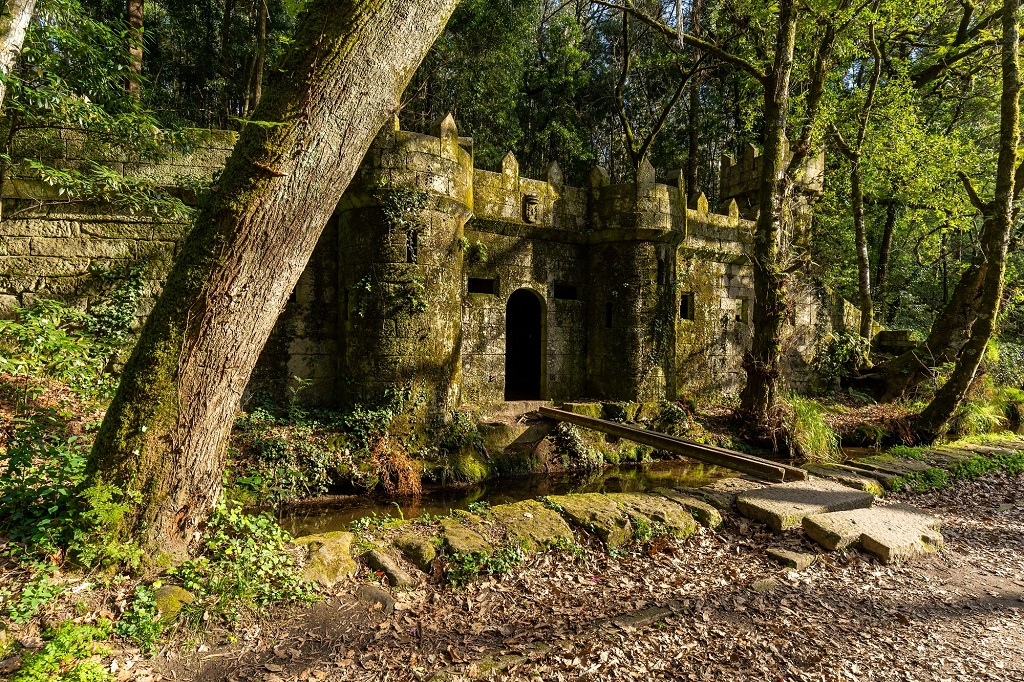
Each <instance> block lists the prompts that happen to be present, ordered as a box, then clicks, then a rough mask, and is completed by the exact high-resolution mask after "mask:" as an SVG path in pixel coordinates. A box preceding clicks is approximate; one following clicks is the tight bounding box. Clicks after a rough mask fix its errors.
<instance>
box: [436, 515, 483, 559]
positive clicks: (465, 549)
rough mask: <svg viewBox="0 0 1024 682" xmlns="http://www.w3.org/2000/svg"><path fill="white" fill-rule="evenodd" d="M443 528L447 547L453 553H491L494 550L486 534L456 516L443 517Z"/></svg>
mask: <svg viewBox="0 0 1024 682" xmlns="http://www.w3.org/2000/svg"><path fill="white" fill-rule="evenodd" d="M467 516H473V515H472V514H467ZM441 530H442V532H443V533H444V546H445V549H447V550H448V552H449V553H451V554H472V553H474V552H479V553H481V554H490V553H491V552H493V551H494V548H493V547H492V546H491V543H489V542H487V540H485V539H484V536H482V535H481V534H480V533H478V532H476V531H475V530H473V529H472V528H470V527H469V526H468V525H466V523H464V522H462V521H460V520H458V519H456V518H452V517H449V518H447V519H441Z"/></svg>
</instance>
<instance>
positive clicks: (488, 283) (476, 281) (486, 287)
mask: <svg viewBox="0 0 1024 682" xmlns="http://www.w3.org/2000/svg"><path fill="white" fill-rule="evenodd" d="M466 288H467V290H468V291H469V293H471V294H492V295H493V294H494V280H493V279H485V278H483V277H470V278H469V283H468V284H467V286H466Z"/></svg>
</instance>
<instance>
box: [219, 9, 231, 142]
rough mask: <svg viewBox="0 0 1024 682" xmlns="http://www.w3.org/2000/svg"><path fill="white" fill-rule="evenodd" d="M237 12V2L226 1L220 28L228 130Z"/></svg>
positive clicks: (224, 120)
mask: <svg viewBox="0 0 1024 682" xmlns="http://www.w3.org/2000/svg"><path fill="white" fill-rule="evenodd" d="M234 12H235V0H226V1H225V2H224V16H223V17H222V19H221V26H220V77H221V80H222V81H223V83H222V85H221V88H220V110H221V116H222V117H223V118H222V120H221V127H222V128H227V125H228V121H230V120H231V98H230V96H229V95H228V81H229V79H230V76H231V68H230V63H229V59H228V57H229V53H230V50H231V19H232V15H233V14H234Z"/></svg>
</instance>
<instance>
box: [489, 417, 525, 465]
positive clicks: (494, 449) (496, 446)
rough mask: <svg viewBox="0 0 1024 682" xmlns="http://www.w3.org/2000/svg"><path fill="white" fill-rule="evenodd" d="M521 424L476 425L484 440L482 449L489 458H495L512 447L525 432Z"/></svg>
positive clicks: (491, 423) (492, 423) (490, 423)
mask: <svg viewBox="0 0 1024 682" xmlns="http://www.w3.org/2000/svg"><path fill="white" fill-rule="evenodd" d="M526 428H527V427H525V426H523V425H522V424H505V423H504V422H481V423H480V424H478V425H477V429H478V430H479V431H480V435H481V436H482V437H483V439H484V449H485V450H486V451H487V454H488V455H489V456H491V457H495V456H497V455H498V454H500V453H503V452H504V451H505V448H507V447H508V446H510V445H512V443H514V442H515V441H516V439H517V438H519V436H521V435H523V434H524V433H525V432H526Z"/></svg>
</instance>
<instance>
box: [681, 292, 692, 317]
mask: <svg viewBox="0 0 1024 682" xmlns="http://www.w3.org/2000/svg"><path fill="white" fill-rule="evenodd" d="M679 319H681V320H692V319H693V293H692V292H687V293H685V294H683V295H682V296H680V297H679Z"/></svg>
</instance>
